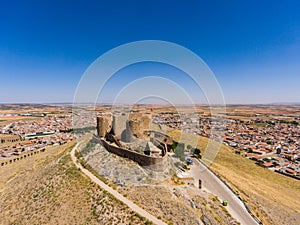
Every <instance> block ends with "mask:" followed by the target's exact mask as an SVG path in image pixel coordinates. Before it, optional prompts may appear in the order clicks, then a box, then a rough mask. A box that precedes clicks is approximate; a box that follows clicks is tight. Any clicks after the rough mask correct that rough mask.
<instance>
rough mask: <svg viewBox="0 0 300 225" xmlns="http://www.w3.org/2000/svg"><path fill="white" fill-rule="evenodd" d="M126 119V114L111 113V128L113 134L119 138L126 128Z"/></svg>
mask: <svg viewBox="0 0 300 225" xmlns="http://www.w3.org/2000/svg"><path fill="white" fill-rule="evenodd" d="M127 120H128V115H126V114H125V115H123V114H118V115H113V120H112V128H113V131H114V134H115V136H116V137H117V138H119V139H121V135H122V133H123V131H125V130H126V121H127Z"/></svg>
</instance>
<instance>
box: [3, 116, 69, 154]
mask: <svg viewBox="0 0 300 225" xmlns="http://www.w3.org/2000/svg"><path fill="white" fill-rule="evenodd" d="M1 131H2V133H1V134H0V142H1V145H0V156H1V157H2V158H3V157H11V156H13V155H19V154H21V153H22V152H26V151H33V150H36V149H40V148H44V147H46V146H50V145H61V144H64V143H66V142H68V141H71V140H73V139H75V134H74V133H73V132H70V131H72V117H71V116H46V117H43V118H41V119H39V120H32V121H19V122H13V123H11V124H8V125H7V126H5V127H2V128H1ZM1 157H0V158H1Z"/></svg>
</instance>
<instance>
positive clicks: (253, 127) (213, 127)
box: [153, 113, 300, 179]
mask: <svg viewBox="0 0 300 225" xmlns="http://www.w3.org/2000/svg"><path fill="white" fill-rule="evenodd" d="M195 115H197V116H196V117H197V118H195ZM298 119H299V118H292V120H290V121H282V120H278V119H272V120H271V121H270V118H269V117H268V120H264V119H260V118H251V119H250V120H249V121H242V120H240V119H225V118H224V117H222V116H219V117H214V118H212V117H211V116H210V115H205V114H190V115H189V114H183V115H182V114H181V115H180V114H178V113H160V114H157V115H155V116H153V122H154V123H156V124H159V125H167V126H169V127H171V128H174V129H181V130H183V131H185V132H189V133H193V134H197V135H201V136H205V137H209V138H212V139H214V140H217V141H221V142H223V144H225V145H228V146H231V147H233V148H235V149H236V150H235V152H236V153H237V154H243V155H245V156H247V157H248V158H249V159H252V160H255V161H256V163H257V164H258V165H260V166H263V167H266V168H269V169H271V170H274V171H276V172H279V173H282V174H285V175H288V176H292V177H295V178H298V179H300V126H299V124H298V122H297V120H298ZM224 121H225V122H224Z"/></svg>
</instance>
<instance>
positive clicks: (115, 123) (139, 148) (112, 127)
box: [97, 113, 173, 166]
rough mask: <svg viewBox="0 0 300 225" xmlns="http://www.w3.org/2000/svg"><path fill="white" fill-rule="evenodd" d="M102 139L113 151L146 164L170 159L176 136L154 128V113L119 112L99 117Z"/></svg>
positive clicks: (160, 162) (98, 126)
mask: <svg viewBox="0 0 300 225" xmlns="http://www.w3.org/2000/svg"><path fill="white" fill-rule="evenodd" d="M97 133H98V137H97V139H98V141H100V143H101V144H102V145H103V146H104V147H105V148H106V149H107V150H108V151H110V152H112V153H115V154H117V155H119V156H122V157H126V158H129V159H131V160H133V161H135V162H137V163H139V164H140V165H142V166H151V165H154V164H158V163H159V164H162V163H163V162H165V161H166V158H167V152H168V144H170V143H172V142H173V140H172V139H171V138H170V137H169V136H167V135H165V134H163V133H160V132H157V131H153V130H151V114H142V113H116V114H104V115H101V116H99V117H97Z"/></svg>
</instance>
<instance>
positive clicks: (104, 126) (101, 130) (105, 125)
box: [97, 115, 111, 137]
mask: <svg viewBox="0 0 300 225" xmlns="http://www.w3.org/2000/svg"><path fill="white" fill-rule="evenodd" d="M110 130H111V116H108V115H105V116H100V117H97V132H98V135H99V137H105V135H106V133H108V132H110Z"/></svg>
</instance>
